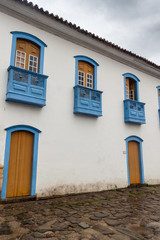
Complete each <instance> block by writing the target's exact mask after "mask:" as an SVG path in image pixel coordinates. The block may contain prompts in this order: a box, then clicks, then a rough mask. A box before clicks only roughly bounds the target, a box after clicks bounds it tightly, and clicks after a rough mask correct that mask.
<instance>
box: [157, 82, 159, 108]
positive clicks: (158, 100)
mask: <svg viewBox="0 0 160 240" xmlns="http://www.w3.org/2000/svg"><path fill="white" fill-rule="evenodd" d="M157 91H158V107H159V110H160V86H158V87H157Z"/></svg>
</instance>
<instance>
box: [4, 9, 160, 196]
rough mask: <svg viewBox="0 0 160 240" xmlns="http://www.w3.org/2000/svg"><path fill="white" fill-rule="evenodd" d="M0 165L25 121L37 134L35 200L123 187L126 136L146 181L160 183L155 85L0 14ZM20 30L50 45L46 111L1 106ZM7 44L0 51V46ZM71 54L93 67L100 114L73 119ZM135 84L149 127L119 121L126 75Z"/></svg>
mask: <svg viewBox="0 0 160 240" xmlns="http://www.w3.org/2000/svg"><path fill="white" fill-rule="evenodd" d="M0 19H1V21H0V29H1V38H0V41H1V44H0V82H1V87H0V89H1V94H0V116H1V117H0V118H1V121H0V164H4V151H5V139H6V132H5V130H4V129H5V128H7V127H9V126H13V125H19V124H26V125H30V126H33V127H36V128H38V129H40V130H41V131H42V132H41V133H40V135H39V147H38V167H37V187H36V192H37V194H38V195H39V196H42V195H52V194H64V193H71V192H81V191H97V190H104V189H110V188H114V187H126V186H127V185H128V179H127V160H126V154H124V153H123V151H126V145H125V138H127V137H128V136H131V135H136V136H138V137H140V138H142V139H143V140H144V142H143V164H144V177H145V182H146V183H149V184H151V183H160V164H159V161H160V148H159V144H160V128H159V118H158V99H157V89H156V87H157V86H158V85H160V80H158V79H156V78H154V77H151V76H149V75H147V74H145V73H142V72H140V71H138V70H135V69H133V68H131V67H129V66H126V65H124V64H121V63H119V62H116V61H114V60H112V59H109V58H107V57H105V56H103V55H100V54H98V53H96V52H93V51H90V50H88V49H86V48H83V47H81V46H79V45H76V44H74V43H71V42H69V41H66V40H63V39H61V38H59V37H57V36H54V35H52V34H50V33H48V32H44V31H43V30H40V29H38V28H35V27H33V26H31V25H29V24H27V23H24V22H22V21H19V20H17V19H15V18H13V17H10V16H8V15H5V14H3V13H0ZM16 30H17V31H23V32H27V33H30V34H33V35H34V36H36V37H38V38H40V39H41V40H42V41H44V42H45V43H46V44H47V48H45V55H44V74H46V75H48V76H49V78H48V80H47V104H46V106H45V107H43V108H39V107H35V106H30V105H25V104H19V103H11V102H6V101H5V94H6V89H7V76H8V74H7V68H8V66H9V65H10V55H11V44H12V34H11V33H10V32H11V31H16ZM4 46H5V47H4ZM76 55H85V56H88V57H90V58H92V59H94V60H95V61H96V62H98V64H99V67H98V74H97V89H98V90H102V91H103V95H102V110H103V116H102V117H99V118H94V117H89V116H83V115H81V116H80V115H74V114H73V104H74V101H73V99H74V96H73V86H74V84H75V59H74V56H76ZM127 72H129V73H132V74H134V75H136V76H137V77H138V78H139V79H140V83H139V95H140V101H141V102H145V103H146V105H145V113H146V124H144V125H136V124H126V123H124V110H123V100H124V82H123V76H122V74H124V73H127Z"/></svg>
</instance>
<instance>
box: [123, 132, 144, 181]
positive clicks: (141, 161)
mask: <svg viewBox="0 0 160 240" xmlns="http://www.w3.org/2000/svg"><path fill="white" fill-rule="evenodd" d="M125 141H126V156H127V175H128V185H130V177H129V159H128V142H130V141H135V142H137V143H138V146H139V168H140V180H141V184H144V183H145V182H144V167H143V152H142V142H143V139H141V138H140V137H137V136H130V137H127V138H126V139H125Z"/></svg>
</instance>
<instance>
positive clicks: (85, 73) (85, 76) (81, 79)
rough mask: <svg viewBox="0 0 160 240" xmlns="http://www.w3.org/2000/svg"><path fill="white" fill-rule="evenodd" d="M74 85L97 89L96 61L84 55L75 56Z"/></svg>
mask: <svg viewBox="0 0 160 240" xmlns="http://www.w3.org/2000/svg"><path fill="white" fill-rule="evenodd" d="M75 60H76V69H75V75H76V77H75V85H80V86H84V87H87V88H93V89H95V90H96V89H97V66H99V65H98V63H97V62H96V61H94V60H93V59H91V58H89V57H86V56H81V55H78V56H75Z"/></svg>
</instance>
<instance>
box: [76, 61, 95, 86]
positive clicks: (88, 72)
mask: <svg viewBox="0 0 160 240" xmlns="http://www.w3.org/2000/svg"><path fill="white" fill-rule="evenodd" d="M78 71H79V72H83V73H84V81H83V86H84V87H90V88H93V71H94V68H93V66H92V65H91V64H89V63H87V62H83V61H79V62H78Z"/></svg>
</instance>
